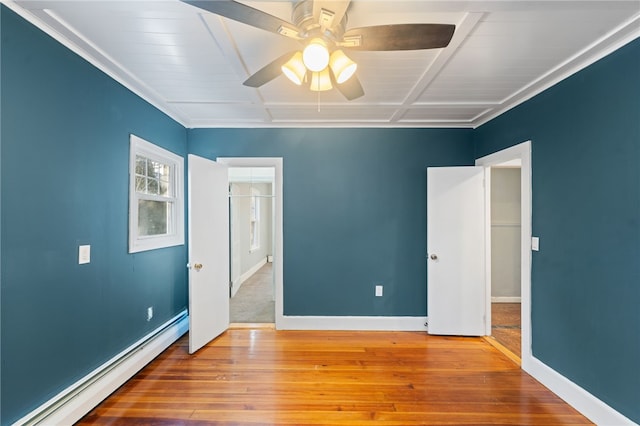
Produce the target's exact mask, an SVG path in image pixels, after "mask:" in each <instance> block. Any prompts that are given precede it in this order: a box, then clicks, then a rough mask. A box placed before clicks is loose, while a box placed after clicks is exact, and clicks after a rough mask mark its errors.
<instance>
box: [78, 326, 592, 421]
mask: <svg viewBox="0 0 640 426" xmlns="http://www.w3.org/2000/svg"><path fill="white" fill-rule="evenodd" d="M187 342H188V341H187V338H186V336H185V337H183V338H181V339H180V340H178V342H176V343H175V344H174V345H172V346H171V347H170V348H169V349H168V350H167V351H165V352H164V353H163V354H161V355H160V356H159V357H158V358H157V359H156V360H154V361H153V362H152V363H151V364H149V365H148V366H147V367H146V368H144V369H143V370H142V371H141V372H140V373H138V374H137V375H136V376H135V377H134V378H132V379H131V380H130V381H129V382H127V383H126V384H125V385H124V386H122V387H121V388H120V389H119V390H118V391H116V392H115V393H114V394H113V395H111V396H110V397H109V398H108V399H106V400H105V401H104V402H103V403H102V404H100V405H99V406H98V407H96V408H95V409H94V410H93V411H91V412H90V413H89V414H88V415H87V416H85V418H83V419H82V420H81V421H80V422H79V423H78V424H79V425H92V424H98V425H192V424H198V425H205V424H206V425H208V424H234V425H244V424H262V425H275V424H296V425H354V424H375V425H417V424H422V425H424V424H433V425H436V424H468V425H471V424H473V425H479V424H493V425H496V424H511V425H530V424H539V425H569V424H590V423H589V421H588V420H587V419H586V418H584V417H583V416H581V415H580V414H579V413H577V412H576V411H575V410H574V409H573V408H571V407H570V406H568V405H567V404H566V403H564V402H563V401H562V400H561V399H560V398H558V397H557V396H555V395H554V394H553V393H551V392H550V391H549V390H547V389H546V388H545V387H544V386H542V385H541V384H540V383H538V382H537V381H536V380H534V379H533V378H531V377H530V376H529V375H527V374H526V373H524V372H523V371H522V370H520V369H519V367H518V366H517V365H516V364H514V363H513V362H512V361H511V360H509V359H508V358H507V357H505V356H504V355H502V354H501V353H500V352H498V351H497V350H496V349H495V348H494V347H492V346H491V345H489V344H488V343H487V342H485V341H484V340H483V339H481V338H462V337H440V336H429V335H427V334H425V333H419V332H337V331H276V330H273V329H257V330H255V329H247V328H242V329H231V330H229V331H227V332H226V333H224V334H223V335H222V336H220V337H219V338H218V339H217V340H215V341H214V342H212V343H210V344H209V345H207V346H206V347H205V348H203V349H202V350H200V351H199V352H197V353H196V354H195V355H193V356H190V355H189V354H188V353H187V348H188V344H187Z"/></svg>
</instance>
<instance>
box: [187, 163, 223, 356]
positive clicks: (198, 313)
mask: <svg viewBox="0 0 640 426" xmlns="http://www.w3.org/2000/svg"><path fill="white" fill-rule="evenodd" d="M188 178H189V265H188V267H189V353H194V352H196V351H197V350H198V349H200V348H201V347H203V346H204V345H206V344H207V343H209V342H210V341H211V340H213V339H215V338H216V337H218V336H219V335H220V334H221V333H222V332H224V331H225V330H226V329H227V328H229V194H228V190H229V187H228V175H227V166H226V165H224V164H220V163H216V162H214V161H210V160H207V159H204V158H201V157H197V156H195V155H191V154H189V157H188Z"/></svg>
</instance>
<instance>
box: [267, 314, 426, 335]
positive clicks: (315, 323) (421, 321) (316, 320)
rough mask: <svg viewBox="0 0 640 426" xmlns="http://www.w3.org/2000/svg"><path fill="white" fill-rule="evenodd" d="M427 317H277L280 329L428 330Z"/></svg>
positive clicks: (277, 326)
mask: <svg viewBox="0 0 640 426" xmlns="http://www.w3.org/2000/svg"><path fill="white" fill-rule="evenodd" d="M426 322H427V317H351V316H344V317H325V316H290V315H285V316H282V317H280V318H276V328H277V329H278V330H349V331H354V330H360V331H426V330H427V326H426V325H425V323H426Z"/></svg>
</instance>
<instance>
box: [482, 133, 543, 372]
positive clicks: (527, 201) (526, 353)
mask: <svg viewBox="0 0 640 426" xmlns="http://www.w3.org/2000/svg"><path fill="white" fill-rule="evenodd" d="M518 160H519V161H520V167H521V169H520V170H521V172H520V189H521V195H520V197H521V200H520V202H521V205H520V209H521V210H520V266H521V272H520V286H521V304H520V315H521V320H520V321H521V330H522V337H521V347H522V353H521V355H520V359H521V361H522V368H523V369H524V370H527V369H529V368H530V367H531V365H532V363H533V354H532V351H531V199H532V188H531V141H530V140H528V141H526V142H522V143H520V144H518V145H514V146H512V147H509V148H506V149H503V150H501V151H498V152H495V153H493V154H489V155H487V156H484V157H481V158H478V159H477V160H476V166H483V167H485V170H487V169H490V168H491V167H493V166H497V165H500V164H504V163H506V162H510V161H518ZM486 175H487V176H488V177H487V180H486V182H485V197H486V200H487V203H486V209H487V211H486V218H485V221H486V222H485V234H486V240H485V241H486V249H485V250H486V255H485V262H486V280H485V281H486V286H487V291H486V294H487V297H486V304H487V307H486V312H487V314H486V315H487V321H486V333H487V335H488V336H490V335H491V210H490V209H491V203H490V200H491V181H490V177H489V176H490V173H487V174H486Z"/></svg>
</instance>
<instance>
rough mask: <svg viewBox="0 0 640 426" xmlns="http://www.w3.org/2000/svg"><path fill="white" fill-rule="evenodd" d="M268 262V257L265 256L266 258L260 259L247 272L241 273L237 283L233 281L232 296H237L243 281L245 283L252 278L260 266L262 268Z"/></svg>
mask: <svg viewBox="0 0 640 426" xmlns="http://www.w3.org/2000/svg"><path fill="white" fill-rule="evenodd" d="M266 264H267V258H266V257H265V258H264V259H262V260H260V261H259V262H258V263H256V264H255V265H253V266H252V267H251V268H250V269H249V270H248V271H247V272H245V273H244V274H242V275H240V278H238V280H237V283H233V286H232V287H231V297H233V296H235V295H236V293H237V292H238V290H240V286H242V283H244V282H245V281H246V280H248V279H249V278H251V276H252V275H253V274H255V273H256V272H258V271H259V270H260V268H262V267H263V266H264V265H266Z"/></svg>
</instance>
